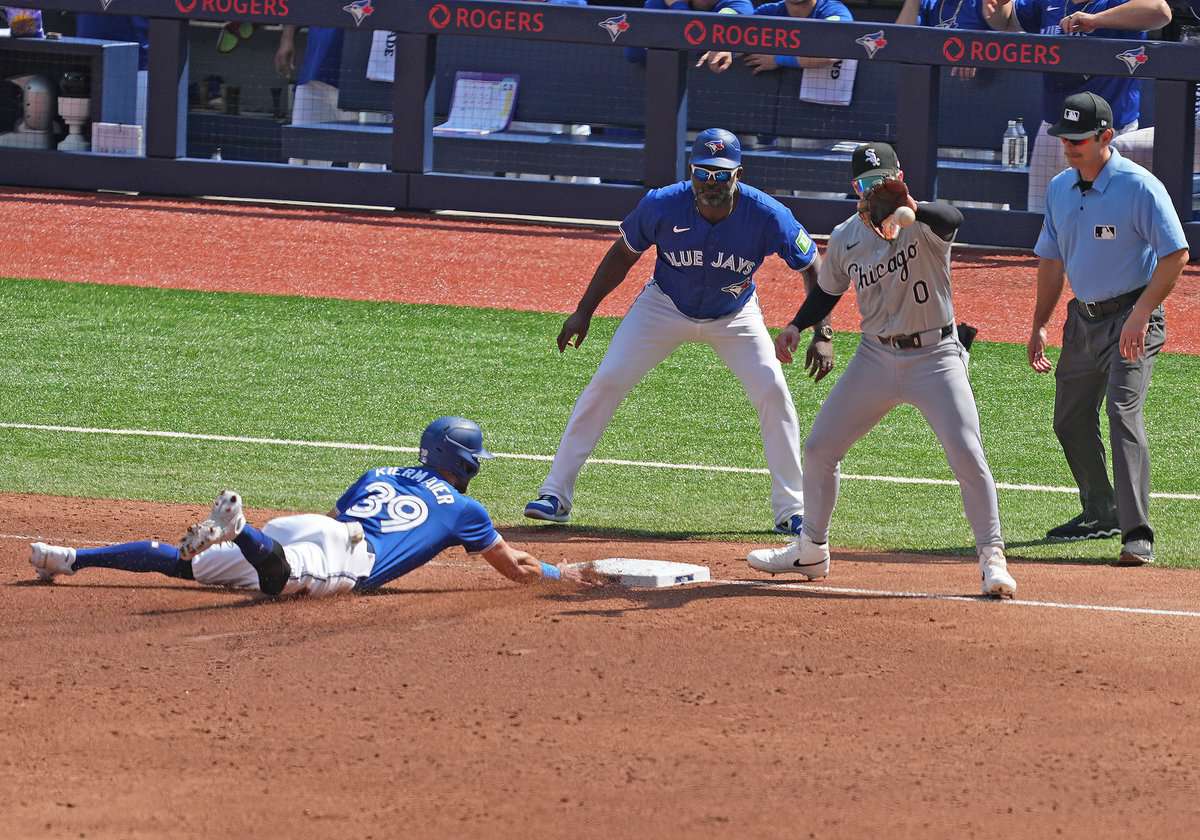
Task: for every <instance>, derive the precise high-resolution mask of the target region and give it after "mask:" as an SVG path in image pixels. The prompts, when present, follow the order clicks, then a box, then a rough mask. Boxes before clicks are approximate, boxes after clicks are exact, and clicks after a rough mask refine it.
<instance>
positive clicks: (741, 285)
mask: <svg viewBox="0 0 1200 840" xmlns="http://www.w3.org/2000/svg"><path fill="white" fill-rule="evenodd" d="M749 285H750V278H749V277H747V278H746V279H745V280H741V281H739V282H737V283H730V284H729V285H728V286H722V287H721V291H722V292H729V294H731V295H733V296H734V297H737V296H738V295H740V294H741V293H742V292H744V291H746V289H747V287H749Z"/></svg>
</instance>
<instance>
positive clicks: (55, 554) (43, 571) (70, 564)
mask: <svg viewBox="0 0 1200 840" xmlns="http://www.w3.org/2000/svg"><path fill="white" fill-rule="evenodd" d="M29 564H30V565H31V566H33V570H34V571H35V572H37V576H38V580H44V581H46V582H47V583H49V582H50V581H52V580H54V578H55V577H56V576H57V575H73V574H75V549H73V548H67V547H66V546H65V545H49V544H48V543H40V542H35V543H30V545H29Z"/></svg>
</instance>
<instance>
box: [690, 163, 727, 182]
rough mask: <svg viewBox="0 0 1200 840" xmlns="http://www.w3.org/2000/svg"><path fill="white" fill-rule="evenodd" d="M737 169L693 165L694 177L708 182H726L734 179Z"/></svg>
mask: <svg viewBox="0 0 1200 840" xmlns="http://www.w3.org/2000/svg"><path fill="white" fill-rule="evenodd" d="M735 172H737V170H736V169H706V168H704V167H703V166H693V167H692V177H693V178H695V179H696V180H697V181H703V182H705V183H708V182H709V181H716V182H717V183H718V184H724V183H725V182H727V181H732V180H733V175H734V173H735Z"/></svg>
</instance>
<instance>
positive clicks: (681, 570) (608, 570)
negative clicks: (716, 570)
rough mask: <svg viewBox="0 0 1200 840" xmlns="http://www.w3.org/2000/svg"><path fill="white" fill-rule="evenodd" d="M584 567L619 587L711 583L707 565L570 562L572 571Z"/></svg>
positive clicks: (613, 560) (611, 559) (614, 559)
mask: <svg viewBox="0 0 1200 840" xmlns="http://www.w3.org/2000/svg"><path fill="white" fill-rule="evenodd" d="M586 566H591V568H592V569H593V570H594V571H596V572H599V573H600V574H602V575H611V576H612V577H615V578H616V579H617V582H618V583H620V584H621V585H622V586H641V587H647V588H650V589H664V588H666V587H668V586H682V585H683V584H687V583H703V582H705V581H707V580H711V578H710V576H709V573H708V567H707V566H695V565H692V564H691V563H671V562H669V561H666V560H638V559H635V558H632V557H608V558H605V559H604V560H597V561H595V562H594V563H573V564H572V565H571V568H575V569H580V568H584V567H586Z"/></svg>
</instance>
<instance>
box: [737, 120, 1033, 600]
mask: <svg viewBox="0 0 1200 840" xmlns="http://www.w3.org/2000/svg"><path fill="white" fill-rule="evenodd" d="M851 163H852V169H853V186H854V189H855V192H856V193H857V194H858V195H859V196H860V197H861V198H862V201H860V202H859V212H858V213H857V214H855V215H854V216H851V217H850V218H849V219H847V220H846V221H844V222H842V223H841V224H840V225H838V226H837V227H836V228H834V230H833V233H832V234H831V235H830V237H829V247H828V249H827V251H826V254H825V260H824V262H823V263H822V264H821V270H820V273H819V275H818V278H817V288H814V289H812V290H811V291H810V292H809V293H808V296H807V297H806V299H805V301H804V304H803V305H802V306H801V307H800V311H799V312H797V313H796V317H795V318H794V319H793V320H792V323H791V324H789V325H788V326H787V327H786V328H785V329H784V330H783V331H782V332H781V333H780V334H779V336H778V337H777V338H776V340H775V349H776V353H777V354H778V356H779V359H780V361H782V362H785V363H787V362H790V361H791V360H792V353H793V351H794V350H795V348H796V346H797V341H798V338H799V335H800V330H801V329H803V328H804V327H805V326H806V325H810V324H813V323H816V321H817V320H818V319H820V318H824V317H827V316H828V314H829V312H830V310H832V309H833V307H834V306H835V305H836V304H837V302H838V300H840V299H841V296H842V295H843V294H845V292H846V291H847V289H849V288H850V287H851V286H853V287H854V290H855V297H856V298H857V300H858V308H859V312H860V313H861V315H862V324H861V327H862V333H863V334H862V340H861V341H860V343H859V345H858V350H857V351H856V352H855V354H854V358H853V359H851V361H850V364H849V365H847V367H846V372H845V373H843V374H842V377H841V378H840V379H839V380H838V382H837V384H836V385H835V386H834V387H833V390H832V391H831V392H830V394H829V398H828V399H826V400H825V403H824V405H822V406H821V410H820V411H819V412H818V413H817V417H816V420H814V421H813V427H812V431H811V432H810V433H809V436H808V439H807V440H806V441H805V444H804V466H805V469H804V498H805V504H806V510H805V516H804V525H803V529H802V533H801V535H800V537H799V538H798V539H796V540H794V541H793V543H792V544H790V545H788V546H786V547H785V548H780V549H759V550H757V551H752V552H750V555H749V557H748V558H747V559H748V562H749V563H750V565H751V566H752V567H753V568H755V569H758V570H760V571H765V572H771V573H772V574H778V573H781V572H792V573H799V574H802V575H804V576H805V577H807V578H809V579H816V578H821V577H825V576H826V575H827V574H828V573H829V522H830V519H831V518H832V515H833V508H834V504H835V503H836V502H837V494H838V478H839V465H840V463H841V460H842V457H843V456H845V454H846V453H847V452H848V451H849V450H850V447H851V446H853V445H854V443H855V442H856V441H857V440H859V439H860V438H862V437H863V436H864V435H866V434H867V432H869V431H870V430H871V429H872V428H874V427H875V425H876V424H877V423H879V421H880V420H882V419H883V417H884V415H886V414H887V413H888V412H889V411H891V410H892V409H893V408H895V407H896V406H898V405H901V404H903V403H908V404H910V405H913V406H916V407H917V409H918V410H920V412H921V414H922V415H924V417H925V419H926V421H927V422H928V423H929V425H930V426H931V427H932V428H933V431H934V434H936V435H937V438H938V441H940V442H941V444H942V449H943V450H944V451H945V453H946V458H947V460H948V461H949V462H950V468H951V469H952V470H953V471H954V475H955V477H956V478H957V479H958V483H959V485H960V487H961V490H962V498H963V506H964V508H965V510H966V514H967V519H968V520H969V521H970V523H971V528H972V530H973V531H974V532H975V546H976V549H977V552H978V555H979V567H980V573H981V575H982V580H983V584H982V588H983V593H984V594H985V595H994V596H1012V595H1013V594H1014V593H1015V592H1016V589H1017V585H1016V582H1015V581H1014V580H1013V578H1012V576H1011V575H1010V574H1009V573H1008V568H1007V561H1006V559H1005V556H1004V540H1003V538H1002V537H1001V535H1000V512H999V508H998V506H997V502H996V485H995V482H994V481H993V480H992V473H991V470H990V469H988V464H987V459H986V456H985V455H984V451H983V444H982V441H981V439H980V433H979V413H978V411H977V410H976V407H975V398H974V395H973V394H972V393H971V385H970V383H969V381H968V380H967V365H966V353H965V351H964V350H963V348H962V345H961V344H960V343H959V340H958V336H957V334H956V332H955V330H954V304H953V301H952V300H951V296H950V246H951V243H952V242H953V240H954V237H955V234H956V233H957V231H958V226H959V225H960V224H961V223H962V214H961V213H960V212H959V211H958V210H957V209H956V208H955V207H952V206H951V205H949V204H946V203H945V202H940V201H935V202H924V203H921V204H917V203H916V202H915V201H913V199H912V197H911V196H909V195H908V191H907V189H906V188H904V187H903V186H902V182H903V176H904V173H903V172H902V171H901V170H900V164H899V161H898V160H897V159H896V152H895V151H894V150H893V149H892V147H891V146H889V145H888V144H886V143H867V144H863V145H861V146H859V147H858V148H857V149H855V151H854V154H853V156H852V161H851ZM888 181H892V182H894V183H891V184H889V185H888V186H887V187H885V188H883V189H882V190H880V185H881V184H884V183H885V182H888ZM889 193H890V194H891V196H892V199H891V202H892V203H891V204H890V206H889V207H888V208H887V209H886V211H884V212H885V213H887V214H890V213H892V211H893V210H894V209H895V207H896V205H897V203H899V206H902V207H904V206H906V207H908V208H910V209H912V210H914V211H915V215H916V222H915V223H913V224H911V225H910V226H907V227H901V226H899V225H897V224H895V223H894V222H893V221H887V222H883V223H882V224H880V223H879V222H880V220H881V219H883V218H884V214H883V213H880V212H879V210H878V205H880V204H882V203H883V202H884V201H885V198H886V194H889ZM873 205H875V209H876V212H875V213H874V214H873V213H872V206H873ZM890 218H891V217H890V216H889V219H890Z"/></svg>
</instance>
